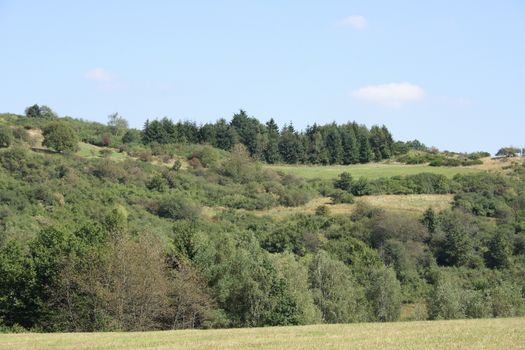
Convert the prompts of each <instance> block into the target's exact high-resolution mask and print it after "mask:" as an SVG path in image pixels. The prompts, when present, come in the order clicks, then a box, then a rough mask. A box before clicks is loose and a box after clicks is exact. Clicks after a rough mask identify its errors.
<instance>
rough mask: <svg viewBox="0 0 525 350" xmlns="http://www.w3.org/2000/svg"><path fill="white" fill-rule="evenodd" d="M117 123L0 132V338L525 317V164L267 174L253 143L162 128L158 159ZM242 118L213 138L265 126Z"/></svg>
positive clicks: (31, 125)
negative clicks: (29, 333) (195, 138)
mask: <svg viewBox="0 0 525 350" xmlns="http://www.w3.org/2000/svg"><path fill="white" fill-rule="evenodd" d="M44 111H46V110H45V109H44ZM112 118H113V119H110V123H109V125H102V124H98V123H92V122H87V121H82V120H76V119H73V118H69V117H68V118H58V117H56V116H53V115H51V116H42V115H40V116H38V117H28V116H16V115H2V116H1V118H0V136H1V137H2V138H3V139H0V141H2V140H4V141H2V142H0V143H1V144H2V149H0V187H1V191H0V330H3V331H13V330H17V329H20V328H21V327H22V328H24V329H31V330H35V331H48V332H60V331H62V332H64V331H90V332H91V331H140V330H161V329H162V330H167V329H187V328H225V327H228V328H231V327H262V326H286V325H307V324H329V323H352V322H386V321H395V320H399V319H403V320H427V319H431V320H435V319H457V318H490V317H515V316H522V315H525V284H524V283H525V282H524V281H525V278H524V276H525V191H524V188H525V186H524V182H525V165H524V164H523V161H522V160H521V159H520V158H519V157H514V158H512V159H513V160H507V161H497V163H496V161H490V164H488V163H487V165H486V164H485V163H484V160H481V159H483V157H482V154H472V155H460V154H452V153H447V154H445V153H437V152H435V151H432V150H428V151H421V150H419V151H417V152H415V151H408V153H404V156H403V157H405V158H406V159H405V160H406V161H407V162H408V163H412V161H413V160H414V159H417V161H421V160H422V159H426V160H428V159H427V157H431V158H432V160H431V162H436V161H438V158H439V159H448V160H447V162H456V161H457V162H459V163H462V162H468V163H469V164H470V163H476V164H471V165H469V166H464V165H461V164H456V165H457V166H451V165H450V164H449V165H448V166H446V167H445V166H442V165H441V166H440V165H438V164H434V165H432V166H431V165H430V163H428V164H427V165H415V164H399V162H394V161H392V162H391V163H390V164H389V163H388V161H385V160H384V159H383V160H381V163H377V162H368V163H363V164H350V165H344V166H343V165H319V164H308V165H302V166H290V165H284V164H278V165H268V164H267V160H265V159H259V158H258V157H257V156H256V154H254V153H252V152H251V151H250V148H249V147H248V146H249V144H248V145H247V144H244V143H242V142H241V143H235V144H232V145H230V147H229V148H227V149H221V148H217V147H214V145H213V144H208V143H206V142H203V143H201V142H189V141H188V140H189V138H187V136H185V137H184V140H185V141H184V140H182V141H181V140H178V141H180V142H176V143H172V142H171V141H172V140H171V137H173V136H174V135H179V136H180V135H183V130H186V129H185V128H189V129H188V130H190V131H185V132H186V133H187V135H190V134H191V133H192V131H191V130H197V131H198V132H202V130H203V128H204V126H203V127H199V128H197V127H196V129H192V128H191V127H190V126H191V125H193V124H191V123H189V124H188V123H178V124H177V123H172V122H166V121H164V122H162V123H163V124H162V125H163V128H164V127H166V128H167V129H170V128H171V127H173V128H174V129H173V130H176V131H173V133H171V134H170V133H165V132H164V131H165V130H167V129H162V128H161V129H157V131H158V134H157V135H160V136H162V137H168V138H167V139H166V140H165V141H166V142H165V143H159V142H157V141H155V142H150V141H147V140H145V139H144V135H145V134H146V129H147V128H145V130H142V131H139V130H134V129H129V128H127V125H125V124H126V123H125V120H123V119H122V118H120V117H119V116H118V115H114V116H113V117H112ZM235 120H237V122H235V123H234V122H233V120H232V122H231V123H226V122H225V121H222V122H221V121H219V122H217V124H216V125H215V126H214V127H219V126H221V125H222V127H225V130H233V129H232V128H235V125H236V124H238V123H240V121H244V122H246V121H248V122H250V123H252V122H253V120H252V119H250V118H248V117H247V116H245V115H244V116H240V117H237V119H235ZM240 124H242V123H240ZM152 125H157V126H159V125H158V124H156V123H153V122H150V123H149V124H148V127H149V128H152V127H153V126H152ZM242 125H244V124H242ZM250 125H251V124H250ZM257 125H258V124H257ZM257 125H256V128H258V126H257ZM155 128H156V127H155ZM321 129H322V128H321ZM328 129H330V130H332V132H335V131H334V130H338V129H337V127H336V126H331V127H330V128H328ZM162 130H164V131H162ZM205 130H208V131H209V128H208V129H205ZM217 130H218V129H217ZM217 130H215V133H216V132H217ZM239 130H244V131H245V132H248V131H249V130H250V128H249V127H245V126H243V127H242V128H241V129H239ZM257 130H259V129H257ZM322 130H324V129H322ZM362 130H363V132H364V129H362ZM379 130H382V129H381V128H379ZM368 132H371V131H370V130H368ZM148 133H149V136H148V137H152V138H153V137H154V135H156V134H154V133H153V132H152V131H151V130H150V131H149V132H148ZM240 134H241V133H239V135H240ZM256 134H257V133H256ZM285 134H286V131H285ZM163 135H164V136H163ZM170 135H171V136H170ZM215 135H217V134H215ZM301 135H303V134H300V133H297V137H299V138H301ZM160 136H159V137H160ZM303 136H305V135H303ZM411 144H412V143H411ZM404 145H405V146H406V144H404ZM416 145H418V144H416ZM223 146H224V145H223ZM398 146H399V144H398ZM418 147H419V148H421V145H418ZM283 150H284V149H283ZM390 156H393V155H390ZM414 157H415V158H414ZM450 159H455V161H451V160H450ZM509 159H510V158H509ZM480 162H481V164H479V163H480ZM500 165H501V166H500ZM292 168H293V169H301V170H303V169H304V170H305V171H306V173H304V174H303V173H298V174H290V173H288V170H289V169H292ZM485 168H487V169H485ZM488 168H490V169H488ZM323 172H325V174H326V175H321V174H323ZM302 175H304V176H302ZM20 339H22V338H20Z"/></svg>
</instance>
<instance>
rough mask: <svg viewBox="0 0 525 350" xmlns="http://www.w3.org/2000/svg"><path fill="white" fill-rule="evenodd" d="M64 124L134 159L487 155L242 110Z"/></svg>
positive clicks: (48, 116) (361, 159)
mask: <svg viewBox="0 0 525 350" xmlns="http://www.w3.org/2000/svg"><path fill="white" fill-rule="evenodd" d="M12 116H14V115H12ZM14 117H15V119H16V121H15V123H16V124H18V125H23V126H25V127H28V128H30V127H33V128H41V129H42V128H43V127H44V126H45V125H46V124H48V123H50V122H52V121H56V120H58V119H57V115H56V114H55V113H54V112H53V111H52V110H51V109H50V108H49V107H47V106H38V105H34V106H30V107H28V108H27V110H26V114H25V117H23V116H18V117H16V116H14ZM60 120H61V121H62V122H63V123H65V124H69V125H70V126H72V127H73V129H75V131H76V133H77V134H78V136H79V139H80V141H83V142H85V143H89V144H93V145H96V146H110V147H113V148H120V149H121V151H124V152H127V153H130V154H135V155H136V154H142V155H145V154H148V153H152V154H154V155H157V156H164V157H166V156H170V155H173V154H174V153H175V152H176V151H175V147H173V145H181V144H186V145H192V144H206V145H211V146H213V147H215V148H218V149H221V150H225V151H230V150H231V149H232V147H233V146H234V145H236V144H243V145H244V146H245V147H246V149H247V150H248V153H249V154H250V156H251V157H252V158H254V159H256V160H259V161H264V162H266V163H269V164H275V163H288V164H320V165H327V164H330V165H337V164H340V165H348V164H357V163H362V164H363V163H368V162H379V161H382V160H388V159H393V160H396V161H400V162H402V163H407V164H420V163H430V164H431V165H437V166H441V165H445V166H458V165H474V164H481V162H480V161H479V158H481V157H485V156H488V155H489V153H487V152H474V153H470V154H460V153H453V152H439V150H437V149H435V148H433V147H427V146H425V145H424V144H423V143H421V142H420V141H418V140H414V141H406V142H403V141H395V140H394V138H393V136H392V135H391V133H390V131H389V130H388V128H387V127H386V126H384V125H383V126H377V125H375V126H372V127H371V128H368V127H367V126H365V125H362V124H358V123H357V122H355V121H354V122H348V123H346V124H341V125H337V124H335V123H331V124H327V125H317V124H314V125H312V126H308V127H307V128H306V130H304V131H298V130H295V128H294V126H293V125H292V124H288V125H284V126H283V127H282V128H280V127H279V126H278V125H277V124H276V123H275V121H274V120H273V119H270V120H269V121H268V122H267V123H265V124H263V123H261V122H260V121H259V120H258V119H256V118H254V117H250V116H248V115H247V113H246V112H245V111H243V110H241V111H240V112H239V113H236V114H234V115H233V117H232V118H231V121H226V120H225V119H220V120H218V121H217V122H215V123H213V124H211V123H208V124H204V125H197V124H196V123H195V122H190V121H178V122H174V121H173V120H171V119H168V118H163V119H160V120H146V122H145V124H144V128H143V130H136V129H129V128H128V123H127V121H126V120H125V119H124V118H123V117H121V116H119V115H118V114H117V113H115V114H113V115H110V116H109V121H108V125H103V124H99V123H94V122H86V121H79V120H75V119H72V118H69V117H65V118H60ZM517 151H520V150H517Z"/></svg>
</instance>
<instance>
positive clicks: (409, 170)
mask: <svg viewBox="0 0 525 350" xmlns="http://www.w3.org/2000/svg"><path fill="white" fill-rule="evenodd" d="M265 167H267V168H269V169H273V170H277V171H282V172H285V173H289V174H293V175H297V176H301V177H304V178H305V179H315V178H319V179H323V180H329V179H335V178H337V177H338V176H339V174H341V173H342V172H344V171H347V172H349V173H350V174H351V175H352V176H353V177H354V178H359V177H366V178H368V179H377V178H380V177H392V176H398V175H414V174H419V173H424V172H429V173H434V174H442V175H445V176H447V177H453V176H454V175H456V174H465V173H472V172H476V171H480V169H476V168H471V167H432V166H428V165H403V164H385V163H369V164H356V165H328V166H320V165H317V166H316V165H283V164H279V165H265Z"/></svg>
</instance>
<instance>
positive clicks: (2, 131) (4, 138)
mask: <svg viewBox="0 0 525 350" xmlns="http://www.w3.org/2000/svg"><path fill="white" fill-rule="evenodd" d="M12 142H13V133H12V132H11V130H9V129H8V128H0V148H6V147H9V146H11V143H12Z"/></svg>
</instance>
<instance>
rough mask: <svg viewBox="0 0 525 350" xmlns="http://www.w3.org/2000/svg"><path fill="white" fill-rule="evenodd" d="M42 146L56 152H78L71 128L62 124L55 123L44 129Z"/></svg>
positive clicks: (75, 137)
mask: <svg viewBox="0 0 525 350" xmlns="http://www.w3.org/2000/svg"><path fill="white" fill-rule="evenodd" d="M43 134H44V142H43V143H42V144H43V145H44V146H46V147H49V148H52V149H54V150H55V151H57V152H60V153H62V152H75V151H77V150H78V138H77V135H76V134H75V132H74V131H73V129H72V128H71V127H69V126H68V125H66V124H64V123H63V122H55V123H52V124H50V125H49V126H47V127H46V128H44V131H43Z"/></svg>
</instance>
